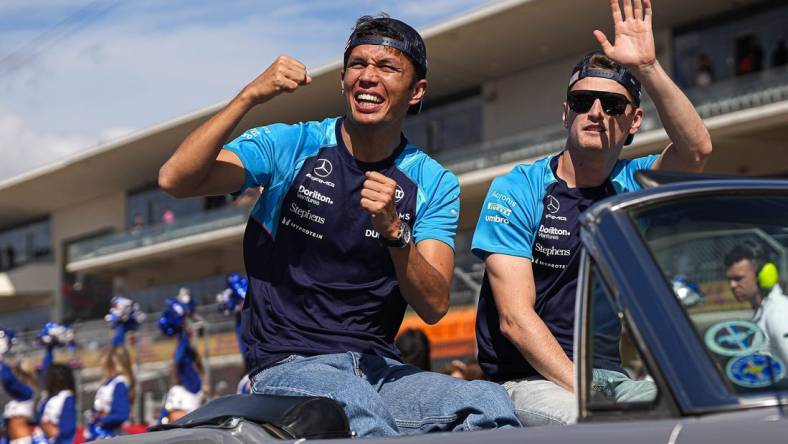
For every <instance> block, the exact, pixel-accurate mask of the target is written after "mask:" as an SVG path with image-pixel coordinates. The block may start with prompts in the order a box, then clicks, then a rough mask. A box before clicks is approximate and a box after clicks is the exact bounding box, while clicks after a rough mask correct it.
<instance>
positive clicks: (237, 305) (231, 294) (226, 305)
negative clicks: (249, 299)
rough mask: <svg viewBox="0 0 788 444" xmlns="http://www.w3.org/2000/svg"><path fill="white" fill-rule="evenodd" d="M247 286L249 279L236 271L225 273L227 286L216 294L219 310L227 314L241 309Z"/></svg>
mask: <svg viewBox="0 0 788 444" xmlns="http://www.w3.org/2000/svg"><path fill="white" fill-rule="evenodd" d="M248 288H249V280H248V279H246V278H245V277H243V276H241V275H240V274H238V273H230V274H228V275H227V288H225V289H224V290H222V292H221V293H219V294H217V295H216V303H217V304H218V305H217V308H218V309H219V311H221V312H222V313H224V314H225V315H227V316H229V315H230V314H232V313H234V312H238V311H240V310H241V306H243V302H244V298H245V297H246V291H247V289H248Z"/></svg>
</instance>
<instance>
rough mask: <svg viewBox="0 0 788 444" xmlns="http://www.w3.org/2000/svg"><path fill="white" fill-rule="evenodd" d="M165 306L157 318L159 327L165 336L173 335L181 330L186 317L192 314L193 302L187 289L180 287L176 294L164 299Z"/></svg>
mask: <svg viewBox="0 0 788 444" xmlns="http://www.w3.org/2000/svg"><path fill="white" fill-rule="evenodd" d="M164 304H165V308H164V312H162V314H161V317H160V318H159V322H158V324H159V329H160V330H161V332H162V333H164V334H165V335H167V336H174V335H177V334H179V333H180V332H181V331H183V327H184V325H185V323H186V318H187V317H188V316H191V315H192V314H194V309H195V303H194V301H193V300H192V298H191V294H190V293H189V290H188V289H186V288H181V290H180V292H179V293H178V296H176V297H175V298H167V299H165V300H164Z"/></svg>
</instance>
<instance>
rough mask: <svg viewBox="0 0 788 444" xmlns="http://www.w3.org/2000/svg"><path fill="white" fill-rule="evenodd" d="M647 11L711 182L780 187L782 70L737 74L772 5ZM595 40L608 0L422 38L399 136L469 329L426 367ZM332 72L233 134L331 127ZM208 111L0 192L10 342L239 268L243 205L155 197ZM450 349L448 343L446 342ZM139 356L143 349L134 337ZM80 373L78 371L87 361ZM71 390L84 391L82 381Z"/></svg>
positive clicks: (2, 304) (0, 290) (643, 150)
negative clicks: (456, 221)
mask: <svg viewBox="0 0 788 444" xmlns="http://www.w3.org/2000/svg"><path fill="white" fill-rule="evenodd" d="M655 8H656V16H655V23H654V25H655V30H656V39H657V51H658V56H659V59H660V62H661V63H662V64H663V65H664V66H665V67H666V70H667V71H668V72H670V73H671V74H672V75H673V76H674V78H676V79H677V80H678V81H679V83H680V85H681V86H682V87H683V88H684V89H685V90H686V91H687V93H688V95H689V96H690V98H691V99H692V100H693V103H695V105H696V107H697V109H698V111H699V112H700V114H701V116H702V117H703V118H704V120H705V122H706V125H707V126H708V128H709V130H710V132H711V135H712V140H713V142H714V149H715V152H714V155H713V156H712V158H711V160H710V162H709V164H708V167H707V171H708V172H713V173H721V174H749V175H768V176H788V66H782V67H770V66H763V69H760V70H757V69H756V70H753V72H751V73H745V72H740V73H739V75H736V71H737V70H736V68H737V66H736V65H737V63H738V61H739V59H740V58H741V57H745V56H746V54H744V53H742V50H741V49H740V47H742V45H743V44H744V43H741V42H743V41H744V40H746V38H745V37H747V36H750V35H756V34H757V36H759V37H760V41H761V42H763V44H764V47H765V48H766V53H767V55H768V54H769V52H770V51H771V48H772V46H773V44H774V43H775V42H776V39H777V37H776V36H775V37H774V39H773V40H768V39H769V38H770V37H767V36H765V34H759V33H763V32H764V31H763V29H765V28H764V25H763V24H764V23H767V24H768V23H775V25H774V26H775V27H779V23H786V22H788V7H787V6H785V5H784V3H782V2H777V1H756V0H752V1H742V0H716V1H711V0H708V1H706V0H704V1H692V2H687V1H682V0H660V1H659V3H658V4H657V5H656V6H655ZM596 28H599V29H602V30H604V31H605V32H606V33H607V34H608V36H612V31H611V29H610V28H611V24H610V17H609V12H608V9H607V7H606V2H604V1H601V0H599V1H582V2H578V1H576V0H518V1H504V2H498V3H493V4H491V5H489V6H486V7H484V8H481V9H478V10H476V11H473V12H471V13H468V14H466V15H463V16H460V17H457V18H454V19H451V20H447V21H446V22H443V23H440V24H438V25H436V26H434V27H431V28H429V29H426V30H423V35H424V37H425V40H426V43H427V46H428V54H429V64H430V66H429V75H428V79H429V82H430V84H429V88H428V94H427V100H426V102H425V108H424V112H423V113H422V114H421V115H419V116H415V117H412V118H409V119H410V120H409V121H408V123H407V124H406V128H407V129H406V135H407V136H408V137H410V138H411V140H413V141H414V142H416V143H417V144H420V145H422V146H424V147H425V149H426V150H427V151H428V152H429V153H430V154H431V155H432V156H433V157H435V158H436V159H437V160H439V161H440V162H441V163H443V164H444V165H446V166H447V167H448V168H450V169H451V170H453V171H454V172H455V173H456V174H457V176H458V177H459V179H460V183H461V186H462V213H461V220H460V232H459V233H458V242H457V246H458V248H457V253H458V257H457V269H456V271H457V272H456V274H455V280H454V284H453V293H452V299H453V303H454V305H455V307H459V308H456V310H458V311H461V310H466V312H467V313H468V316H464V317H463V316H455V318H452V319H451V320H450V322H454V323H455V324H452V327H451V328H449V327H446V326H445V325H446V324H444V325H443V326H441V324H438V326H436V327H434V330H433V331H432V333H430V335H431V338H432V339H434V340H436V341H438V350H436V351H438V354H439V356H443V357H450V356H453V355H464V354H468V353H469V352H472V351H473V349H472V342H469V338H472V336H473V329H472V324H470V325H469V324H468V319H471V320H472V316H473V310H472V309H470V310H467V309H463V308H462V307H464V306H465V307H467V306H469V305H472V304H473V302H474V299H475V297H476V295H477V293H478V286H479V282H480V281H481V274H480V273H481V266H480V265H481V264H480V263H479V262H478V261H477V260H475V259H473V258H472V257H470V251H469V250H470V238H471V235H472V231H473V228H474V227H475V223H476V218H477V216H478V214H479V210H480V205H481V201H482V199H483V197H484V194H485V192H486V190H487V187H488V185H489V183H490V181H491V180H492V178H493V177H495V176H498V175H501V174H503V173H505V172H507V171H509V170H510V169H511V168H512V167H513V166H514V165H516V164H518V163H522V162H527V161H529V160H533V159H536V158H538V157H541V156H543V155H545V154H547V153H552V152H557V151H559V150H560V149H561V148H562V144H563V141H564V138H565V131H566V130H565V129H564V128H563V126H562V125H561V121H560V115H561V102H562V101H563V99H564V96H565V93H566V82H567V79H568V75H569V71H570V69H571V67H572V66H573V65H574V63H575V62H576V61H577V60H578V59H579V58H580V56H582V54H584V53H586V52H588V51H590V50H594V49H596V47H597V43H596V41H595V40H594V38H593V36H592V31H593V30H594V29H596ZM779 29H780V31H783V30H782V29H781V28H779ZM720 36H723V37H724V38H720ZM726 39H727V42H726ZM707 41H712V42H713V44H707ZM728 43H729V44H728ZM715 45H717V46H715ZM726 45H727V46H726ZM726 48H727V49H726ZM701 53H706V54H708V55H709V56H711V57H712V58H714V57H715V55H716V59H715V68H716V70H717V74H716V75H715V76H713V77H714V79H713V82H711V83H710V84H705V83H704V84H703V85H701V84H699V83H698V82H695V81H693V80H694V79H693V78H692V72H693V71H694V68H692V67H693V66H694V63H695V57H697V56H698V55H700V54H701ZM337 55H338V56H339V54H337ZM767 58H768V57H767ZM337 59H338V60H337V62H335V63H332V64H329V65H326V66H322V67H319V68H316V69H313V70H311V71H310V73H311V76H312V77H313V83H312V85H310V86H309V87H308V88H303V89H300V90H299V91H298V92H297V93H296V94H294V95H286V96H281V97H279V98H277V99H275V100H274V101H273V102H271V103H269V104H267V105H265V106H261V107H258V108H256V109H254V110H252V112H250V113H249V114H248V115H247V117H246V118H245V119H244V121H243V122H242V123H241V124H240V125H239V127H238V130H237V131H236V133H235V134H234V136H235V135H237V134H239V133H240V132H241V131H242V130H243V129H246V128H251V127H256V126H261V125H265V124H269V123H273V122H297V121H303V120H310V119H317V118H321V117H324V116H330V115H339V114H341V113H342V107H343V104H342V102H341V100H340V98H339V97H338V95H337V88H338V83H337V82H338V79H339V73H340V70H341V61H340V60H339V57H337ZM764 65H769V63H768V61H766V62H764ZM264 68H265V66H263V65H261V66H260V69H261V70H262V69H264ZM238 86H239V88H240V87H241V86H242V85H238ZM643 106H644V109H645V112H646V121H645V123H644V125H643V128H642V129H641V132H640V133H639V134H638V135H637V136H636V137H635V142H634V144H633V145H632V146H631V147H628V148H626V149H625V151H624V155H625V156H628V157H632V156H638V155H643V154H647V153H655V152H658V151H659V150H660V149H662V148H664V147H665V146H666V145H667V136H666V134H665V132H664V130H662V128H661V127H660V124H659V119H658V117H657V114H656V110H655V109H654V107H653V105H652V104H651V102H650V101H649V100H644V105H643ZM220 107H221V104H218V105H214V106H210V107H208V108H206V109H203V110H200V111H197V112H194V113H191V114H188V115H185V116H182V117H179V118H177V119H174V120H172V121H170V122H165V123H163V124H161V125H158V126H155V127H152V128H149V129H146V130H143V131H140V132H138V133H136V134H133V135H131V136H129V137H126V138H123V139H121V140H117V141H115V142H113V143H109V144H106V145H103V146H98V147H95V148H91V149H86V150H85V151H84V152H82V153H80V154H78V155H76V156H73V157H71V158H68V159H63V160H60V161H58V162H57V163H54V164H52V165H49V166H46V167H44V168H41V169H38V170H35V171H31V172H29V173H26V174H23V175H20V176H18V177H14V178H11V179H9V180H6V181H3V182H0V234H2V233H3V232H9V233H11V232H24V230H25V227H36V229H42V230H45V231H46V232H47V234H46V239H47V242H46V245H44V246H43V247H42V248H39V249H35V248H32V249H31V252H30V253H29V254H26V255H25V258H26V260H17V262H18V263H17V264H11V265H12V266H11V267H6V268H8V269H7V270H4V271H0V325H1V326H8V327H13V328H17V329H20V328H21V329H24V328H36V327H38V326H40V324H41V323H43V322H44V321H45V320H48V319H52V320H66V321H89V320H91V319H93V320H95V319H99V318H100V317H101V316H102V315H103V314H104V313H106V310H107V308H108V305H109V299H110V298H111V296H112V295H113V294H115V293H117V292H122V293H125V294H127V295H129V296H130V297H132V298H134V299H136V300H138V301H140V302H141V303H142V305H143V308H144V309H146V310H149V311H153V310H159V309H160V308H161V301H162V300H163V299H164V297H167V296H173V295H174V294H175V293H176V292H177V289H178V288H179V287H189V288H191V290H192V292H193V293H194V294H195V296H197V297H198V299H200V300H201V301H202V302H203V303H209V302H211V301H212V300H213V297H214V295H215V294H216V292H218V291H219V290H220V289H221V288H222V286H223V277H224V275H225V274H226V273H228V272H231V271H243V261H242V254H241V241H242V237H243V233H244V228H245V223H246V216H247V214H248V206H244V205H235V204H233V203H231V202H229V201H225V200H223V199H219V200H218V201H217V200H213V201H205V200H201V199H197V200H195V199H190V200H187V201H186V202H185V203H183V202H182V203H176V202H175V201H174V200H168V198H167V197H165V196H163V194H162V193H161V192H160V191H158V190H157V189H156V181H157V174H158V170H159V167H160V166H161V164H162V163H163V162H164V161H165V160H166V159H167V158H168V157H169V155H170V154H171V153H172V151H173V150H174V149H175V147H177V145H178V144H179V142H180V141H181V140H182V139H183V138H184V137H185V136H186V135H187V134H188V133H189V132H190V131H191V130H193V129H194V128H196V127H197V126H198V125H199V124H201V123H202V122H203V121H205V120H206V119H208V118H209V117H210V116H211V115H212V114H213V113H214V112H216V111H217V110H218V109H219V108H220ZM211 202H212V203H211ZM179 205H180V207H179ZM207 208H210V209H207ZM165 210H170V211H172V212H173V213H174V214H175V215H176V217H175V220H174V221H168V222H172V223H166V224H165V223H162V222H161V214H162V213H163V212H164V211H165ZM137 216H141V218H140V220H138V218H137ZM41 227H43V228H41ZM20 230H21V231H20ZM0 248H3V243H2V237H1V236H0ZM20 248H22V247H20ZM32 250H36V251H38V253H40V254H36V251H32ZM39 250H40V251H39ZM12 262H13V261H12ZM453 310H454V309H453ZM203 314H204V317H205V318H206V321H207V322H206V324H212V323H213V325H215V327H211V330H212V334H213V336H212V338H213V339H211V341H213V342H211V345H210V347H209V348H207V349H206V350H210V354H211V355H212V359H213V361H212V363H214V364H215V365H217V366H219V365H225V364H228V365H234V366H238V365H239V364H240V358H238V357H237V347H236V346H235V344H234V342H230V341H234V340H233V339H232V332H231V330H232V322H231V321H229V320H227V319H223V318H220V317H218V316H219V315H218V314H216V313H213V311H212V310H211V309H205V310H203ZM220 321H221V322H220ZM407 322H408V325H416V323H415V321H412V320H409V321H407ZM82 325H83V327H81V329H80V330H81V332H78V333H79V334H80V337H81V339H82V340H83V343H89V344H92V345H90V346H89V347H88V348H93V349H97V348H98V347H100V346H101V345H102V344H104V343H106V342H108V341H109V337H108V335H107V334H106V331H105V330H106V328H107V327H106V325H104V324H103V323H101V321H96V322H92V323H91V322H86V323H84V324H82ZM153 330H155V327H153V328H151V331H153ZM150 334H151V335H153V334H154V333H152V332H151V333H150ZM456 337H461V340H460V342H459V343H457V340H456ZM228 338H229V339H228ZM453 338H454V339H453ZM141 342H142V343H143V345H144V344H145V339H144V337H143V339H142V340H141ZM149 343H151V344H152V343H153V341H152V340H149ZM151 347H152V348H150V350H148V349H145V348H144V347H143V348H140V349H139V350H140V355H141V356H142V357H141V358H140V359H141V360H142V361H145V362H149V364H146V367H145V369H146V371H147V372H148V373H147V374H148V375H149V376H150V377H151V378H152V375H156V374H161V373H162V372H166V370H164V369H165V368H166V366H163V365H159V364H155V362H162V361H167V360H169V356H171V351H170V350H171V349H170V348H167V346H164V345H162V346H161V347H159V348H156V347H154V346H151ZM441 347H443V348H441ZM469 347H470V348H469ZM223 355H227V356H223ZM82 359H83V362H85V364H90V363H91V359H93V358H91V357H90V356H88V355H85V356H83V357H82ZM88 366H89V365H88ZM145 374H146V373H143V378H145V377H146V376H145ZM85 377H87V378H91V377H92V374H91V373H90V371H86V372H85ZM232 388H234V387H231V388H230V390H232ZM150 390H154V389H153V388H150ZM154 391H158V390H154Z"/></svg>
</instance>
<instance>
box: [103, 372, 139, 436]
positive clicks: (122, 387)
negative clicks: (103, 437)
mask: <svg viewBox="0 0 788 444" xmlns="http://www.w3.org/2000/svg"><path fill="white" fill-rule="evenodd" d="M130 409H131V408H130V406H129V389H128V387H126V384H124V383H122V382H119V383H117V384H115V390H114V391H113V392H112V405H111V407H110V410H109V413H107V415H106V416H104V417H103V418H101V421H99V426H101V427H103V428H107V429H111V428H114V427H117V426H119V425H121V424H123V422H125V421H126V420H127V419H129V411H130Z"/></svg>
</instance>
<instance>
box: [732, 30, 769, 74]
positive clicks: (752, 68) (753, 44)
mask: <svg viewBox="0 0 788 444" xmlns="http://www.w3.org/2000/svg"><path fill="white" fill-rule="evenodd" d="M739 42H740V43H738V44H739V45H741V47H742V48H743V49H744V51H743V53H741V54H739V55H738V56H739V58H738V60H737V61H736V75H737V76H740V75H744V74H750V73H754V72H758V71H761V70H762V69H763V48H761V43H760V40H758V37H757V36H756V35H754V34H750V35H748V36H745V37H742V38H741V39H740V40H739Z"/></svg>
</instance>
